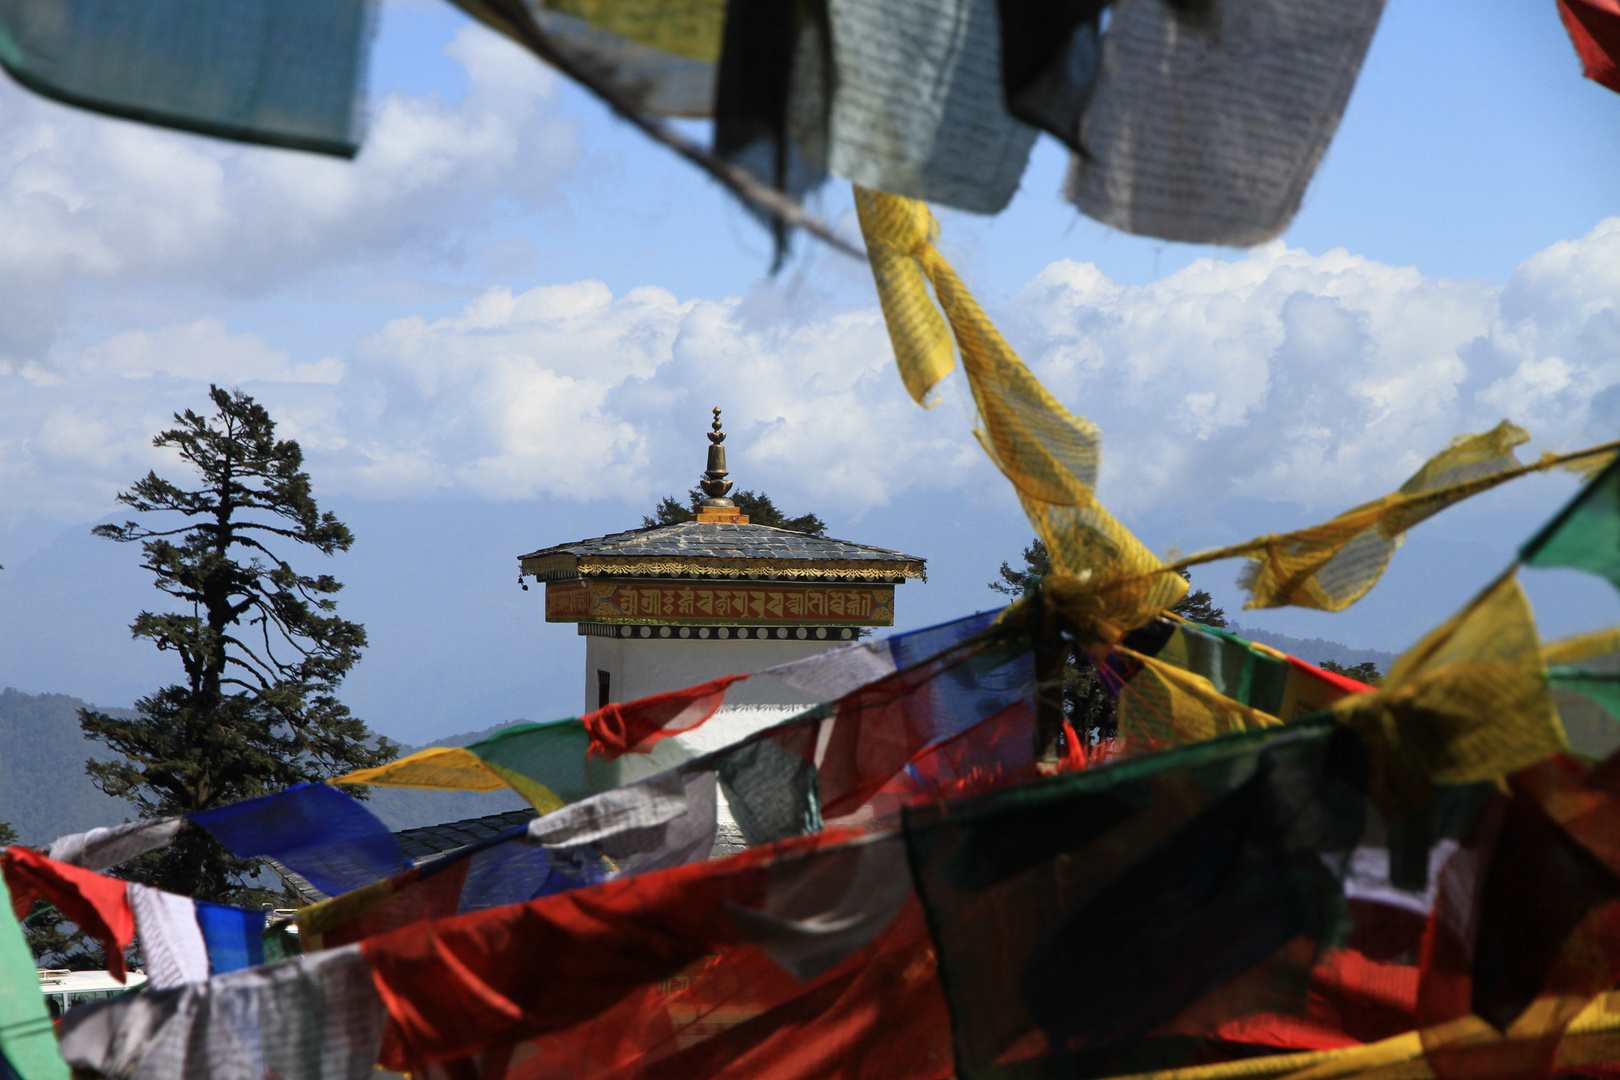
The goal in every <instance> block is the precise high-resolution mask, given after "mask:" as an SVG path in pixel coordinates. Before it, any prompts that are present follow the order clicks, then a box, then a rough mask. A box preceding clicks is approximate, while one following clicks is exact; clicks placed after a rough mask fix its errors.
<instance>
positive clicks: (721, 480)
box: [692, 405, 748, 525]
mask: <svg viewBox="0 0 1620 1080" xmlns="http://www.w3.org/2000/svg"><path fill="white" fill-rule="evenodd" d="M725 441H726V433H725V432H724V431H722V430H720V407H719V406H718V405H716V406H715V408H714V423H713V424H712V425H710V431H709V467H708V469H707V470H706V471H705V472H704V473H703V479H702V480H701V481H699V482H698V487H700V488H702V489H703V494H705V495H707V496H708V498H707V499H704V500H703V501H702V502H700V503H698V512H697V514H696V516H694V517H693V519H692V520H693V521H714V522H726V523H730V524H733V525H746V524H748V516H747V515H746V514H742V513H739V512H738V510H737V504H736V503H734V502H732V501H731V500H730V499H728V498H726V492H728V491H730V490H731V481H730V480H727V479H726V447H725Z"/></svg>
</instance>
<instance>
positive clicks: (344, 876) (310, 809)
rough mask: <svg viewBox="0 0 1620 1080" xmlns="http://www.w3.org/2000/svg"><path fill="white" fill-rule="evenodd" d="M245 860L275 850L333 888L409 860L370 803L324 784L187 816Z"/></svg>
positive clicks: (394, 870) (387, 872) (313, 880)
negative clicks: (367, 803)
mask: <svg viewBox="0 0 1620 1080" xmlns="http://www.w3.org/2000/svg"><path fill="white" fill-rule="evenodd" d="M189 817H190V819H191V821H192V822H193V823H194V824H196V825H200V826H201V827H202V828H204V829H207V830H208V832H209V833H210V834H211V835H212V836H213V837H214V839H216V840H218V841H219V842H220V843H221V844H224V845H225V847H226V848H227V849H228V850H229V851H230V853H231V854H232V855H235V856H236V857H237V858H239V859H249V858H253V857H255V856H269V857H270V858H273V859H275V860H276V861H277V862H279V863H282V864H283V865H285V866H287V867H290V868H291V869H292V870H294V871H296V872H297V873H299V874H300V875H302V876H303V877H304V878H306V879H307V880H308V881H309V883H310V884H311V885H314V886H315V887H316V888H317V889H319V890H320V891H321V892H323V893H326V894H328V895H336V894H337V893H342V892H347V891H349V890H350V889H354V888H358V887H359V886H361V885H365V884H368V883H370V882H373V881H376V880H378V879H379V878H386V877H392V876H393V875H394V874H398V873H400V872H401V871H403V870H405V869H406V868H408V867H409V865H410V863H409V862H407V861H406V859H405V853H404V852H403V851H402V850H401V849H400V846H399V841H398V840H396V839H395V838H394V834H393V833H391V832H389V831H388V826H386V825H384V824H383V823H382V821H381V820H380V819H379V818H378V817H377V816H376V815H375V814H373V813H372V812H371V811H370V810H367V809H366V807H365V804H364V803H362V802H360V801H359V800H358V799H355V798H353V797H352V796H349V795H346V794H344V793H343V792H341V791H339V790H337V789H336V788H334V787H328V786H327V785H325V784H294V785H293V786H292V787H290V788H288V789H287V790H285V791H278V792H276V793H275V794H274V795H264V796H261V797H259V798H257V799H247V800H244V801H242V802H237V803H231V804H229V805H227V806H220V807H216V808H214V809H212V810H203V811H199V812H198V813H194V814H191V815H189Z"/></svg>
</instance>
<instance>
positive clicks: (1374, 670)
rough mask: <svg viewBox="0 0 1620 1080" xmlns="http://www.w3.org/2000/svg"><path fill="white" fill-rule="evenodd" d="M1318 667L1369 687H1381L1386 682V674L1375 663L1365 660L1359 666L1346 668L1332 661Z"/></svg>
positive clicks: (1323, 662) (1354, 665)
mask: <svg viewBox="0 0 1620 1080" xmlns="http://www.w3.org/2000/svg"><path fill="white" fill-rule="evenodd" d="M1316 666H1317V667H1319V668H1321V669H1322V670H1323V671H1331V672H1333V674H1335V675H1343V676H1344V677H1345V678H1347V679H1355V680H1356V681H1357V682H1364V683H1366V684H1367V685H1368V686H1381V685H1382V684H1383V682H1384V673H1383V672H1382V671H1379V670H1378V665H1377V664H1375V663H1373V662H1372V661H1371V660H1365V661H1363V662H1361V663H1359V664H1352V665H1351V666H1349V667H1346V666H1345V665H1343V664H1336V663H1334V662H1333V661H1332V660H1323V661H1322V662H1321V663H1320V664H1317V665H1316Z"/></svg>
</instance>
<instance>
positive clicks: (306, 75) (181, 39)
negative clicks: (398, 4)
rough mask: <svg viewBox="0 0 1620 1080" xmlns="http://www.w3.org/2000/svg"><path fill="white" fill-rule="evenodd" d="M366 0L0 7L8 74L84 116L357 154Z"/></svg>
mask: <svg viewBox="0 0 1620 1080" xmlns="http://www.w3.org/2000/svg"><path fill="white" fill-rule="evenodd" d="M371 29H372V13H371V5H370V4H369V3H367V2H365V0H235V2H233V3H231V4H228V5H223V6H222V5H219V4H214V3H209V2H207V0H143V2H142V3H140V4H126V3H123V2H121V0H43V2H32V3H27V4H6V5H3V6H0V65H3V66H4V67H5V69H6V71H7V72H9V73H10V74H11V76H12V77H13V78H15V79H16V80H17V81H18V82H20V83H22V84H23V85H24V86H26V87H28V88H29V89H30V90H33V91H35V92H36V93H40V94H44V95H45V96H46V97H50V98H55V99H56V100H58V101H61V102H64V103H66V104H69V105H74V106H77V107H79V108H83V109H91V110H93V111H95V112H99V113H105V114H107V115H109V116H121V117H124V118H126V119H130V120H139V121H141V122H143V123H147V124H157V125H159V126H162V127H170V128H179V129H180V130H182V131H195V132H200V133H201V134H204V135H216V136H219V137H221V138H226V139H235V140H237V141H239V142H250V143H262V144H265V145H268V146H283V147H289V148H291V149H295V150H310V151H314V152H316V153H322V154H334V155H337V156H338V157H345V158H347V157H353V156H354V155H355V153H356V151H357V150H358V149H359V147H360V132H361V119H362V115H361V108H360V106H361V102H360V93H359V88H360V87H361V86H362V85H363V84H364V81H365V78H364V76H365V67H366V50H367V49H368V48H369V46H370V44H371Z"/></svg>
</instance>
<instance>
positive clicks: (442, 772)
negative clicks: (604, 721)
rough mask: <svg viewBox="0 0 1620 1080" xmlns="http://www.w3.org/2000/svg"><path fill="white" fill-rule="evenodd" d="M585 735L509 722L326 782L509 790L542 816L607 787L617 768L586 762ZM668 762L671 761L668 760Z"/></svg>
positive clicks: (565, 726) (560, 725) (576, 726)
mask: <svg viewBox="0 0 1620 1080" xmlns="http://www.w3.org/2000/svg"><path fill="white" fill-rule="evenodd" d="M590 745H591V737H590V733H589V732H588V731H587V730H586V729H585V725H584V724H582V723H580V721H578V720H577V719H576V720H556V721H552V722H551V723H546V724H515V725H513V726H512V727H509V728H506V729H504V730H502V731H499V732H497V733H496V734H494V735H492V736H490V737H489V738H487V739H481V740H479V741H478V742H475V743H473V744H472V745H470V746H466V747H455V746H434V747H429V748H428V749H426V750H418V751H417V752H416V753H414V754H411V755H409V756H407V757H403V758H400V759H399V760H398V761H393V762H390V763H389V764H387V765H379V766H378V767H376V768H374V769H360V770H359V771H357V772H352V773H349V774H348V775H347V776H340V777H338V778H337V779H335V780H332V781H329V782H330V783H334V784H378V785H381V786H383V787H417V788H446V789H450V790H455V791H496V790H499V789H500V788H503V787H511V788H512V789H513V790H514V791H516V792H517V793H518V794H519V795H521V796H523V797H524V798H525V799H527V800H528V802H529V805H531V806H533V807H534V808H535V809H536V810H538V811H540V812H541V813H542V814H548V813H550V812H551V811H553V810H555V809H557V808H558V807H559V806H563V805H565V804H567V803H571V802H576V801H578V800H579V799H583V798H586V797H587V796H589V795H592V794H594V793H595V792H596V791H598V790H602V789H603V788H607V787H612V786H614V784H613V783H612V782H611V778H613V777H615V776H616V772H617V770H611V769H608V768H607V767H606V766H605V765H602V764H600V763H599V764H598V765H597V767H596V768H595V769H593V768H592V767H591V765H590V764H589V763H587V761H586V755H587V752H588V751H589V749H590ZM671 764H673V762H671Z"/></svg>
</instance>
